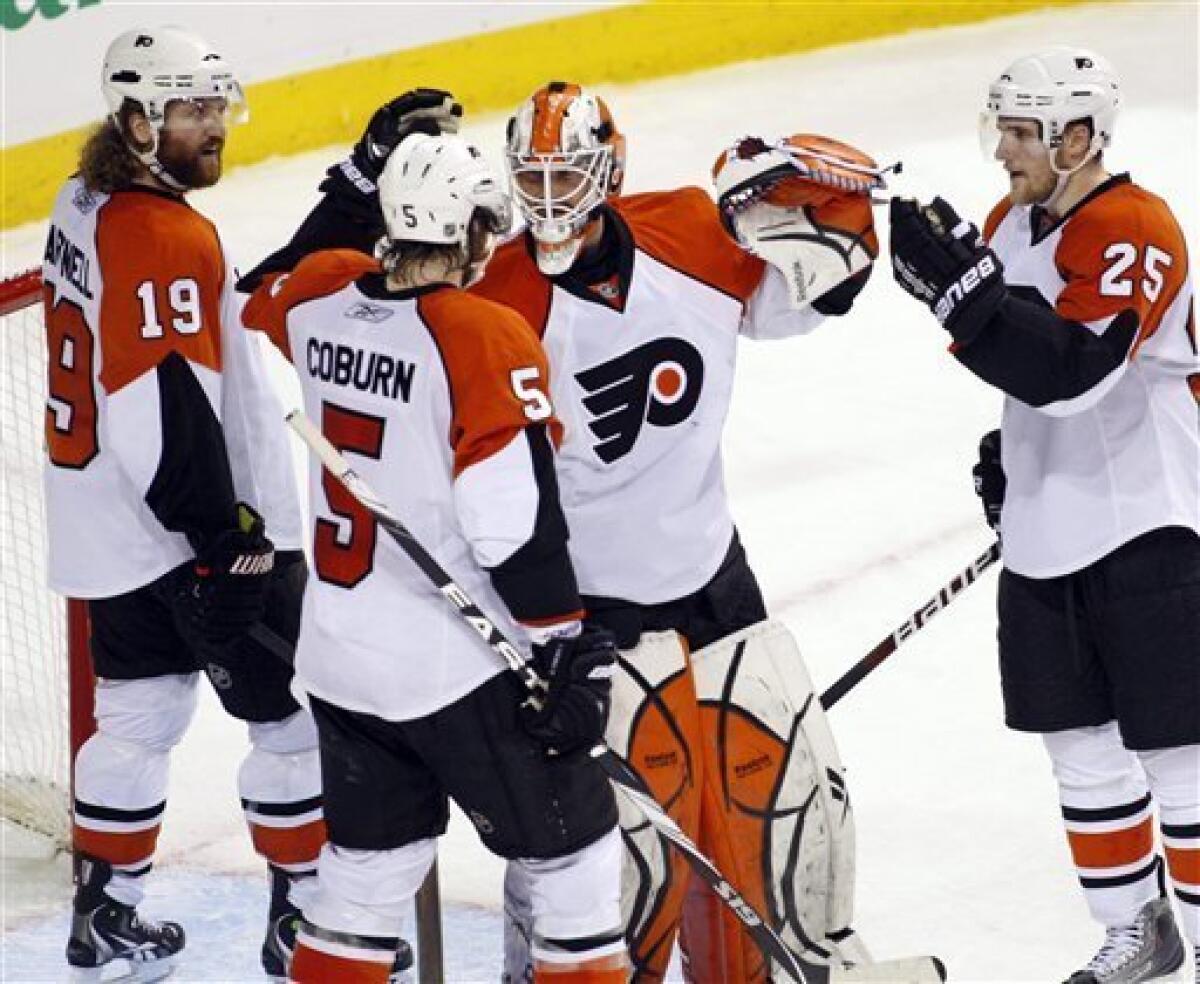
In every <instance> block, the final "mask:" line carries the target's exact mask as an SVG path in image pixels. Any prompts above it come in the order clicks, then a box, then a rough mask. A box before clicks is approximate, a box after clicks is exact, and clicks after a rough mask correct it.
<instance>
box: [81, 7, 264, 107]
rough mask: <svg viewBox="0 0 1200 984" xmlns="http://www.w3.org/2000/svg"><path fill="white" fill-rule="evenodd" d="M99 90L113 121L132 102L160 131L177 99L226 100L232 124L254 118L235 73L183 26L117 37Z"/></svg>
mask: <svg viewBox="0 0 1200 984" xmlns="http://www.w3.org/2000/svg"><path fill="white" fill-rule="evenodd" d="M100 89H101V91H102V92H103V93H104V99H105V101H106V102H107V103H108V111H109V114H110V115H111V116H112V117H113V118H114V119H115V118H116V116H117V113H118V112H119V111H120V109H121V106H122V104H123V103H124V102H125V100H126V99H132V100H133V101H134V102H136V103H139V104H141V107H142V110H143V112H144V113H145V114H146V119H147V120H149V121H150V123H151V125H152V126H154V128H155V130H158V129H161V127H162V125H163V123H164V121H165V119H166V110H167V104H168V103H169V102H171V101H173V100H176V99H224V100H225V101H226V106H227V109H226V112H227V115H228V119H229V120H230V122H234V123H241V122H244V121H245V120H246V119H247V118H248V117H249V111H248V109H247V107H246V97H245V94H244V93H243V92H242V86H241V83H239V82H238V80H237V77H236V76H235V75H234V73H233V69H232V68H230V66H229V64H228V63H227V62H226V61H225V59H224V58H223V57H222V56H221V55H220V54H219V53H218V52H217V50H216V49H215V48H214V47H213V46H212V45H211V44H209V43H208V42H207V41H205V40H204V39H203V38H202V37H200V36H199V35H197V34H193V33H192V32H191V31H188V30H185V29H184V28H182V27H169V26H168V27H154V28H135V29H134V30H132V31H126V32H125V33H124V34H122V35H120V36H119V37H117V38H116V40H114V41H113V42H112V44H110V45H109V46H108V51H107V52H105V55H104V68H103V71H102V74H101V77H100Z"/></svg>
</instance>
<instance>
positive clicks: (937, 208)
mask: <svg viewBox="0 0 1200 984" xmlns="http://www.w3.org/2000/svg"><path fill="white" fill-rule="evenodd" d="M891 227H892V231H891V247H892V273H893V274H894V276H895V278H896V283H898V284H899V285H900V286H901V287H902V288H904V290H906V291H907V292H908V293H909V294H911V295H912V296H913V297H915V298H916V299H917V300H919V301H924V302H925V303H926V304H928V305H929V307H930V309H931V310H932V311H933V313H934V314H935V315H936V316H937V319H938V321H940V322H941V323H942V326H943V327H944V328H945V329H946V330H947V331H948V332H950V334H951V335H953V336H954V340H955V341H957V342H959V343H961V344H964V345H966V344H969V343H970V342H971V341H973V340H974V339H975V337H976V336H977V335H978V334H979V332H980V331H982V330H983V328H984V326H985V325H986V324H987V322H988V320H989V319H990V318H991V317H992V315H993V314H994V313H995V311H996V308H997V307H999V305H1000V302H1001V301H1002V300H1003V299H1004V295H1005V288H1004V267H1003V266H1002V265H1001V263H1000V260H999V259H998V258H997V257H996V254H995V253H993V252H992V251H991V250H990V249H989V248H988V246H987V245H986V244H985V243H984V241H983V237H982V236H980V235H979V230H978V229H976V228H975V226H973V225H971V223H969V222H966V221H964V220H963V219H960V218H959V217H958V213H956V212H955V211H954V209H953V208H951V207H950V206H949V205H948V204H947V203H946V202H944V201H943V200H942V199H941V198H935V199H934V200H933V201H932V202H931V203H930V204H928V205H922V204H921V203H920V202H918V201H916V200H914V199H912V198H893V199H892V204H891Z"/></svg>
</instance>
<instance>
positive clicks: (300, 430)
mask: <svg viewBox="0 0 1200 984" xmlns="http://www.w3.org/2000/svg"><path fill="white" fill-rule="evenodd" d="M287 421H288V423H289V424H290V425H291V426H292V429H293V430H295V431H296V433H297V434H299V435H300V437H301V439H302V440H303V441H304V443H305V444H307V445H308V446H309V448H311V449H312V451H313V453H314V454H315V455H316V456H317V457H318V458H319V459H320V460H321V463H322V464H323V465H324V466H325V467H326V468H327V469H328V470H329V472H330V474H332V475H333V476H334V478H336V479H337V480H338V481H339V482H341V483H342V484H343V485H344V486H345V487H346V489H347V490H348V491H349V492H350V494H351V495H353V496H354V498H355V499H357V500H358V501H359V502H360V503H361V504H362V506H363V508H365V509H366V510H367V512H369V513H370V514H371V515H372V516H373V517H374V519H375V521H376V522H377V523H378V524H379V525H380V526H381V527H383V529H384V530H385V531H386V532H387V533H388V535H389V536H391V538H392V539H393V540H394V541H395V542H396V543H397V544H398V545H399V547H400V549H402V550H403V551H404V552H405V553H406V554H407V555H408V556H409V558H410V559H411V560H412V561H413V563H415V564H416V565H417V566H418V567H419V568H420V569H421V572H422V573H423V574H424V575H425V576H426V577H428V578H429V580H430V581H432V582H433V584H434V586H435V587H436V588H437V589H438V591H439V592H441V594H442V597H444V598H445V599H446V600H447V601H448V602H449V603H450V604H451V605H453V606H454V609H455V611H457V612H458V614H459V615H460V616H462V618H464V619H465V620H466V621H467V623H468V624H469V625H470V626H471V627H472V628H473V629H474V630H475V631H476V632H478V633H479V635H480V637H481V638H482V639H483V640H484V642H486V643H487V644H488V646H490V647H491V649H492V651H493V652H494V653H495V654H496V655H497V656H499V657H500V658H501V659H502V660H503V661H504V663H505V665H506V666H507V667H508V669H509V671H510V672H512V673H514V674H516V676H517V677H518V679H520V681H521V683H522V685H523V686H524V687H525V688H526V689H527V690H528V691H529V692H530V694H531V695H532V698H533V699H534V700H537V699H539V698H540V697H541V695H543V694H545V693H546V689H547V688H546V682H545V681H544V680H543V679H542V678H541V677H540V676H538V674H537V671H536V670H535V669H534V668H533V667H532V666H531V665H530V664H529V661H528V659H527V658H526V657H525V656H524V654H523V653H521V651H520V650H519V649H517V647H516V646H515V645H513V643H512V642H510V641H509V640H508V639H507V638H506V637H505V636H504V634H503V633H502V632H501V631H500V630H499V629H498V628H497V627H496V625H495V624H494V623H493V622H492V620H491V619H489V618H488V617H487V616H486V615H484V613H483V611H482V610H481V609H480V608H479V606H477V605H476V604H475V602H474V601H472V600H471V598H470V596H469V595H468V594H467V593H466V592H465V591H464V590H463V589H462V588H461V587H459V586H458V584H456V583H455V581H454V579H453V578H452V577H451V576H450V575H449V574H448V573H446V571H445V570H444V569H443V568H442V566H441V565H440V564H439V563H438V562H437V561H436V560H435V559H434V558H433V556H432V555H431V554H430V553H429V552H428V551H427V550H426V549H425V548H424V547H423V546H422V545H421V544H420V543H418V542H417V540H416V538H415V537H414V536H413V535H412V533H411V532H410V531H409V530H408V528H407V527H406V526H405V525H404V524H403V523H402V522H401V521H400V520H399V519H397V518H396V517H395V516H394V515H392V513H391V512H390V511H389V510H388V508H387V506H386V505H385V504H384V503H383V502H382V501H381V500H380V499H379V497H378V496H376V495H375V493H374V492H373V491H372V490H371V487H370V486H369V485H368V484H367V483H366V482H365V481H363V479H362V478H360V477H359V476H358V475H357V474H356V473H355V471H354V469H353V468H351V467H350V463H349V462H348V461H347V460H346V459H345V458H344V457H343V456H342V454H341V453H340V452H339V451H338V450H337V448H335V447H334V446H333V445H332V444H330V443H329V441H328V439H327V438H326V437H325V435H324V434H322V433H321V432H320V431H319V430H318V429H317V428H316V427H315V426H314V425H313V423H312V421H310V420H309V419H308V418H307V417H306V416H305V415H304V414H303V413H302V412H301V411H300V410H293V411H292V412H291V413H289V414H288V416H287ZM590 754H591V756H592V758H593V759H595V760H596V762H597V764H598V765H599V766H600V768H602V769H603V770H604V772H605V774H606V775H607V776H608V777H609V779H610V780H611V781H612V783H613V785H614V786H616V788H617V789H618V790H619V791H620V792H621V793H622V794H624V795H625V796H626V797H627V798H628V799H629V800H630V802H632V803H633V804H634V805H635V806H636V807H638V809H639V810H641V811H642V813H643V814H644V815H645V817H646V819H647V821H649V823H650V824H651V826H653V827H654V829H655V830H657V831H658V832H659V833H661V834H662V835H663V836H664V837H666V838H667V839H668V840H670V841H671V843H673V844H674V845H675V846H676V847H677V848H678V849H679V850H680V852H681V853H682V854H683V856H684V858H685V859H686V860H687V863H688V864H689V865H690V866H691V867H692V869H693V870H694V871H695V872H696V874H697V875H699V876H700V877H701V878H702V879H703V880H704V881H705V882H707V883H708V885H709V886H710V887H711V888H712V890H713V891H714V892H715V893H716V894H717V897H718V898H719V899H720V900H721V901H722V902H724V903H725V905H727V906H728V907H729V908H730V910H732V912H733V913H734V915H736V916H737V917H738V919H740V920H741V921H742V924H743V925H744V926H745V927H746V932H747V933H748V934H749V935H750V936H751V937H752V938H753V939H754V941H755V943H757V944H758V946H759V947H760V949H762V951H763V953H764V954H766V955H767V956H768V957H769V958H770V959H771V960H774V961H776V962H777V963H778V964H780V966H782V967H783V969H784V970H785V971H786V973H787V975H788V976H789V977H790V978H791V979H792V980H793V981H795V982H796V984H820V982H821V981H823V980H827V979H828V976H829V968H827V967H811V966H809V965H808V964H802V963H801V961H800V960H799V959H798V958H797V957H796V955H795V954H794V953H792V952H791V951H790V950H789V949H788V948H787V946H786V945H785V944H784V942H783V940H782V939H780V938H779V934H777V933H776V932H775V931H774V930H773V929H772V928H771V926H770V925H769V924H768V923H767V922H766V921H764V920H763V918H762V917H761V916H760V915H759V914H758V912H757V911H756V910H755V909H754V907H753V906H752V905H751V904H750V903H749V902H747V901H746V900H745V899H744V898H742V896H741V895H740V894H739V893H738V891H737V889H735V888H734V887H733V886H732V885H731V884H730V883H729V881H728V880H727V879H726V878H725V876H724V875H722V874H721V872H720V871H718V870H717V869H716V867H715V866H714V865H713V863H712V862H711V861H709V860H708V858H706V857H705V856H704V855H703V854H702V853H701V851H700V849H699V848H698V847H697V846H696V845H695V844H694V843H693V842H692V841H691V839H690V838H689V837H688V836H687V834H685V833H684V832H683V831H682V830H681V829H680V828H679V825H678V824H677V823H676V822H675V821H674V820H672V819H671V817H670V816H669V815H668V814H667V812H666V811H665V810H664V809H663V808H662V807H661V806H660V805H659V804H658V802H657V801H656V800H655V799H654V797H653V796H652V795H650V792H649V790H648V789H647V788H646V785H645V783H643V782H642V780H641V778H640V777H639V776H638V774H637V773H636V772H634V771H633V770H632V769H631V768H629V766H628V765H626V764H625V763H624V762H623V761H622V760H621V758H620V757H619V756H618V755H617V754H616V753H615V752H614V751H613V750H612V749H611V748H609V747H608V746H607V745H605V744H603V743H600V744H598V745H596V747H595V748H593V749H592V750H591V753H590ZM806 971H807V973H808V974H810V975H812V976H811V977H806V976H805V974H806ZM821 972H824V973H821Z"/></svg>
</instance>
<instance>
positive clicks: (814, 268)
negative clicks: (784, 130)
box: [713, 134, 886, 308]
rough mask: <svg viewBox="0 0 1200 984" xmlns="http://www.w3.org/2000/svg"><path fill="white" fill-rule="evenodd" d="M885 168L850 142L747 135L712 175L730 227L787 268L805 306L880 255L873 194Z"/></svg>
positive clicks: (741, 240)
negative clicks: (872, 207) (773, 139)
mask: <svg viewBox="0 0 1200 984" xmlns="http://www.w3.org/2000/svg"><path fill="white" fill-rule="evenodd" d="M884 173H885V172H884V171H883V170H881V169H880V168H879V167H878V166H877V165H876V163H875V161H874V160H872V159H871V158H870V157H868V156H867V155H866V154H864V153H862V152H861V151H859V150H855V149H854V148H853V147H851V146H849V145H848V144H844V143H841V142H839V141H837V140H832V139H830V138H828V137H819V136H813V135H811V134H796V135H795V136H791V137H786V138H783V139H780V140H776V141H774V142H772V143H768V142H767V141H765V140H763V139H761V138H759V137H743V138H742V139H741V140H739V141H737V142H736V143H735V144H734V145H733V146H731V147H729V148H728V149H726V150H725V151H723V152H722V153H721V155H720V156H719V157H718V158H717V161H716V164H714V165H713V182H714V184H715V185H716V190H717V198H718V206H719V208H720V210H721V218H722V221H723V223H724V225H725V228H726V230H727V231H728V232H729V234H730V235H731V236H732V237H733V238H734V239H736V240H737V242H738V244H739V245H741V246H742V248H743V249H746V250H748V251H749V252H751V253H754V254H755V255H756V256H759V257H761V258H762V259H763V260H765V261H766V262H768V263H770V264H771V265H772V266H774V267H775V268H776V269H778V270H779V272H780V273H782V274H783V276H784V278H785V279H786V280H787V284H788V298H789V300H790V301H791V304H792V306H793V307H795V308H803V307H806V306H808V305H809V304H811V303H812V302H813V301H815V300H816V299H817V298H819V297H821V296H822V295H823V294H825V293H827V292H828V291H830V290H831V289H833V288H834V287H836V286H838V284H841V283H842V282H843V281H845V280H847V279H848V278H850V277H852V276H854V275H855V274H856V273H859V272H860V271H862V270H864V269H866V268H867V267H868V266H870V264H871V262H872V261H873V260H874V259H875V257H876V256H878V255H879V240H878V238H877V237H876V235H875V221H874V216H873V215H872V213H871V203H872V199H871V193H872V192H873V191H876V190H879V189H882V188H884V187H886V184H885V182H884Z"/></svg>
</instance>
